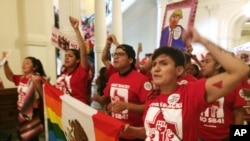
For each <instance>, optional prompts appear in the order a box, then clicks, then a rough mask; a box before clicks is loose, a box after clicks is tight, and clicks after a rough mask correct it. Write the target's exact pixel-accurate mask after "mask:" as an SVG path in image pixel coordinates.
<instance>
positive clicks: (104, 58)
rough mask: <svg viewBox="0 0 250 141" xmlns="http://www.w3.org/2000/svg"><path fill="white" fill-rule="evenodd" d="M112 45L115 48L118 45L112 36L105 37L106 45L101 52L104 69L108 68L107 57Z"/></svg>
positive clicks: (108, 61)
mask: <svg viewBox="0 0 250 141" xmlns="http://www.w3.org/2000/svg"><path fill="white" fill-rule="evenodd" d="M112 43H113V44H114V45H115V46H118V45H119V43H118V41H117V39H116V37H115V35H114V34H111V35H109V36H108V37H107V40H106V44H105V47H104V49H103V52H102V62H103V64H104V66H105V67H106V68H109V66H110V64H111V62H110V60H109V57H110V56H109V54H110V48H111V45H112Z"/></svg>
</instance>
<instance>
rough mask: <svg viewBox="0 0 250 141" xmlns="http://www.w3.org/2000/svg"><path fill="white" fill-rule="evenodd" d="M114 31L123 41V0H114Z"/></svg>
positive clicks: (118, 38)
mask: <svg viewBox="0 0 250 141" xmlns="http://www.w3.org/2000/svg"><path fill="white" fill-rule="evenodd" d="M111 26H112V33H113V34H115V35H116V38H117V40H118V42H119V43H122V10H121V0H112V25H111Z"/></svg>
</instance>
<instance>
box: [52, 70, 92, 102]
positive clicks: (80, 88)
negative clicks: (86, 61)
mask: <svg viewBox="0 0 250 141" xmlns="http://www.w3.org/2000/svg"><path fill="white" fill-rule="evenodd" d="M88 71H89V70H85V69H84V68H83V67H82V66H80V65H79V66H78V67H77V68H76V70H74V71H73V72H72V73H71V74H70V73H69V72H65V73H63V74H62V75H61V76H59V77H58V78H57V82H56V85H55V86H56V88H58V89H59V90H61V91H63V92H64V93H65V94H69V92H68V91H67V89H68V90H69V91H70V93H71V94H70V95H71V96H72V97H74V98H76V99H78V100H80V101H82V102H84V103H86V104H88V101H89V99H88V93H89V92H88V86H89V85H88V74H89V72H88Z"/></svg>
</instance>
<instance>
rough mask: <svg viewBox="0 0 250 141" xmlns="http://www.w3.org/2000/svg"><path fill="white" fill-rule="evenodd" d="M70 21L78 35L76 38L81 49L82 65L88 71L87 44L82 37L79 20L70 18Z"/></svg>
mask: <svg viewBox="0 0 250 141" xmlns="http://www.w3.org/2000/svg"><path fill="white" fill-rule="evenodd" d="M69 21H70V24H71V26H72V27H73V29H74V31H75V33H76V37H77V41H78V45H79V49H80V64H81V66H82V67H83V68H85V69H88V67H89V63H88V53H87V43H85V41H84V39H83V37H82V35H81V32H80V30H79V20H78V19H76V18H73V17H71V16H70V17H69Z"/></svg>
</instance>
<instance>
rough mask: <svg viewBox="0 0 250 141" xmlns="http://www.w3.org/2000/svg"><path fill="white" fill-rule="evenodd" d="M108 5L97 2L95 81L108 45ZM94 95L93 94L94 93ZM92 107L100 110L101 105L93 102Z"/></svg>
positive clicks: (97, 0)
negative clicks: (103, 53) (104, 50)
mask: <svg viewBox="0 0 250 141" xmlns="http://www.w3.org/2000/svg"><path fill="white" fill-rule="evenodd" d="M105 18H106V5H105V1H104V0H95V21H94V22H95V23H94V28H95V31H94V32H95V33H94V34H95V47H94V52H95V76H94V80H95V79H96V78H97V77H98V74H99V70H100V68H101V67H102V66H103V63H102V60H101V56H102V51H103V48H104V46H105V43H106V38H107V29H106V22H105ZM92 90H93V89H92ZM92 93H93V92H92ZM91 105H92V107H94V108H96V109H99V108H100V105H98V103H96V102H92V104H91Z"/></svg>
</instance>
